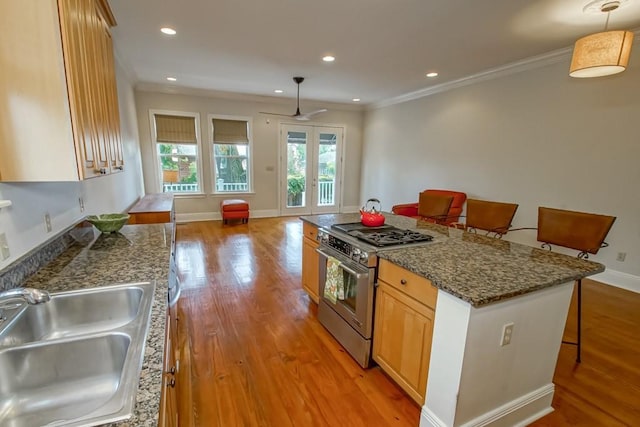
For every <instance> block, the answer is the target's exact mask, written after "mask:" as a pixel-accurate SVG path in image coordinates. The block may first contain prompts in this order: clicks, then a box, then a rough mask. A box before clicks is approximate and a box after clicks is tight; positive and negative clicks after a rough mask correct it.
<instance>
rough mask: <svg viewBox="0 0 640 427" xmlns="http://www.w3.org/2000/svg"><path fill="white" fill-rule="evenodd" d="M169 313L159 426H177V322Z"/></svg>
mask: <svg viewBox="0 0 640 427" xmlns="http://www.w3.org/2000/svg"><path fill="white" fill-rule="evenodd" d="M170 313H171V312H169V314H168V315H167V323H166V331H165V347H164V363H163V371H164V372H163V374H162V393H161V396H160V413H159V415H158V426H159V427H175V426H177V425H178V423H177V415H178V413H177V406H178V405H177V396H176V387H175V386H176V371H175V369H176V359H175V347H177V341H175V332H174V328H175V324H174V323H173V320H172V316H171V314H170Z"/></svg>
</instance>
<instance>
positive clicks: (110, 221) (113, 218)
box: [85, 213, 129, 233]
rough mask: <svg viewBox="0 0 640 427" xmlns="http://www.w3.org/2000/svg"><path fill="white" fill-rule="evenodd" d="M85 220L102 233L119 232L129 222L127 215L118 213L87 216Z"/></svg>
mask: <svg viewBox="0 0 640 427" xmlns="http://www.w3.org/2000/svg"><path fill="white" fill-rule="evenodd" d="M85 220H86V221H87V222H90V223H91V224H93V225H94V226H95V227H96V228H97V229H98V230H100V231H102V232H103V233H113V232H114V231H118V230H120V229H121V228H122V227H123V226H124V225H125V224H126V223H127V221H129V215H128V214H119V213H112V214H102V215H89V216H87V217H86V218H85Z"/></svg>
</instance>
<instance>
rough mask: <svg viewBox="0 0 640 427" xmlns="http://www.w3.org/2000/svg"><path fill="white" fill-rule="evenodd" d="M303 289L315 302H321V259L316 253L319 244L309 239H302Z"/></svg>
mask: <svg viewBox="0 0 640 427" xmlns="http://www.w3.org/2000/svg"><path fill="white" fill-rule="evenodd" d="M302 240H303V242H302V288H303V289H304V290H305V291H307V293H308V294H309V297H310V298H311V299H312V300H313V301H314V302H315V303H318V301H319V288H320V286H319V285H320V284H319V282H318V276H319V267H320V266H319V265H318V263H319V257H318V253H317V252H316V248H317V247H318V242H316V241H315V240H311V239H308V238H306V237H305V238H303V239H302Z"/></svg>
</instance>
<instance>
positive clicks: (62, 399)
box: [0, 283, 155, 427]
mask: <svg viewBox="0 0 640 427" xmlns="http://www.w3.org/2000/svg"><path fill="white" fill-rule="evenodd" d="M154 291H155V284H154V283H136V284H127V285H116V286H107V287H101V288H92V289H88V290H81V291H73V292H61V293H58V294H52V295H51V301H50V302H48V303H45V304H39V305H33V306H27V307H24V308H22V309H21V310H20V311H18V312H17V313H16V314H15V315H14V316H12V318H10V319H9V320H8V321H7V322H6V323H5V324H0V378H1V379H2V380H1V381H0V425H2V426H7V427H21V426H60V425H64V426H94V425H99V424H105V423H109V422H114V421H118V420H123V419H126V418H128V417H130V416H131V414H132V413H133V409H134V407H135V401H136V400H135V397H136V393H137V390H138V381H139V376H140V369H141V367H142V359H143V357H144V347H145V341H146V337H147V333H148V329H149V323H150V322H149V320H150V316H151V307H152V303H153V297H154Z"/></svg>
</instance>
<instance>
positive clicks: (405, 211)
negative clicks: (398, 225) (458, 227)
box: [391, 190, 467, 225]
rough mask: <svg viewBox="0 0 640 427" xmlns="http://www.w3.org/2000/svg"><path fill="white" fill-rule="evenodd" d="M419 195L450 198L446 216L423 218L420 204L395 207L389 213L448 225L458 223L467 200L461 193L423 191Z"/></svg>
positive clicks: (464, 194) (405, 204)
mask: <svg viewBox="0 0 640 427" xmlns="http://www.w3.org/2000/svg"><path fill="white" fill-rule="evenodd" d="M420 194H422V195H433V196H445V197H446V196H450V197H451V198H452V200H451V205H450V207H449V212H448V213H447V214H446V216H444V217H442V218H430V217H424V216H422V215H420V213H419V212H420V209H419V208H420V202H415V203H404V204H400V205H395V206H393V207H392V208H391V212H393V213H394V214H396V215H403V216H408V217H411V218H415V219H421V220H425V221H430V222H435V223H438V224H443V225H450V224H451V223H454V222H457V221H458V219H459V218H460V214H461V213H462V208H463V206H464V202H465V201H466V200H467V195H466V193H462V192H460V191H452V190H425V191H423V192H422V193H420Z"/></svg>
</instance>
